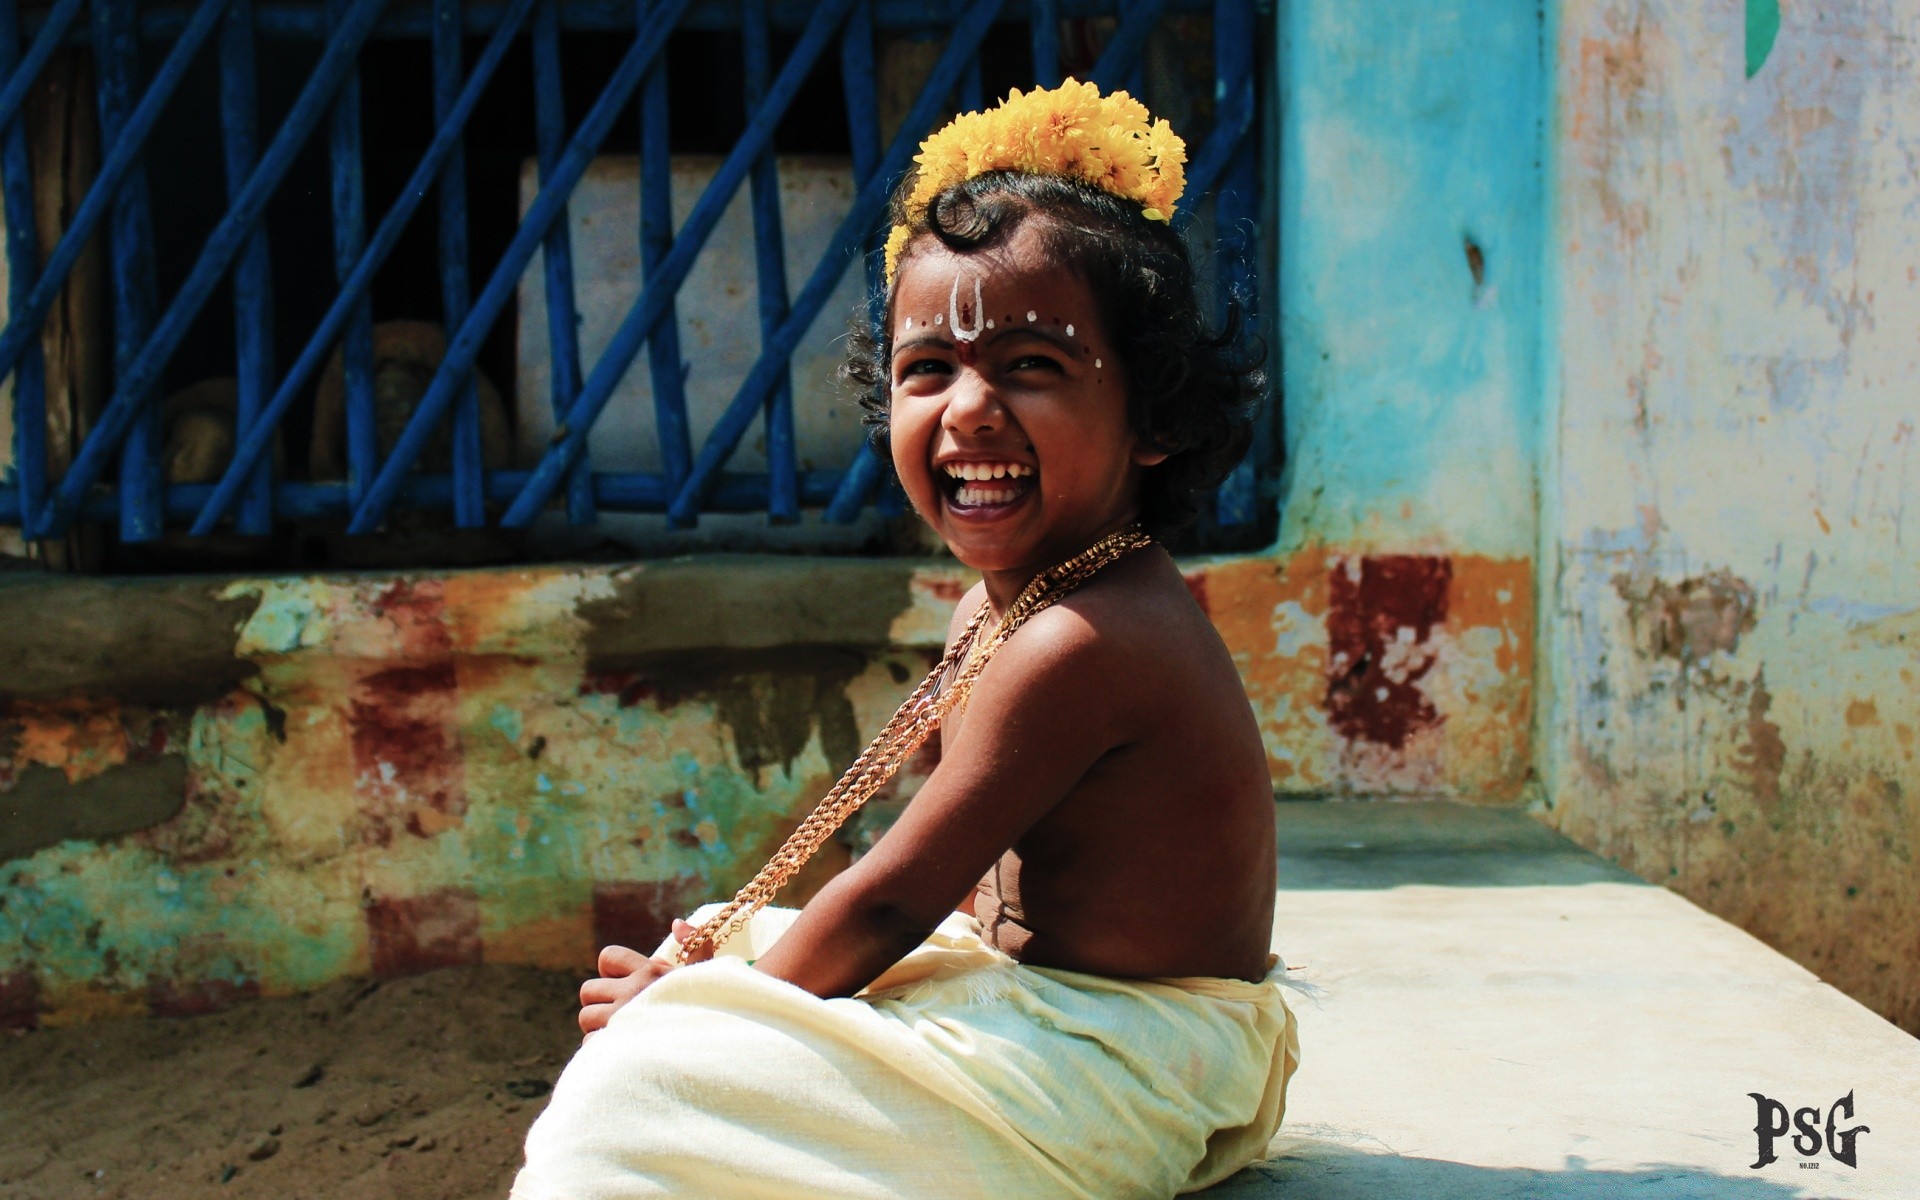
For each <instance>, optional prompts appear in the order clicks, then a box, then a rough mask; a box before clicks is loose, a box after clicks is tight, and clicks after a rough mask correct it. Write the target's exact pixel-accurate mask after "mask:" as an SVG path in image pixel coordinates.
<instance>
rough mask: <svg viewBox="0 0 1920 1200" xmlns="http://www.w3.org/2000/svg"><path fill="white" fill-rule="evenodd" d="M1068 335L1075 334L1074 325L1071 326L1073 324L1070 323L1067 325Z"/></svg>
mask: <svg viewBox="0 0 1920 1200" xmlns="http://www.w3.org/2000/svg"><path fill="white" fill-rule="evenodd" d="M1067 336H1068V337H1072V336H1073V326H1071V325H1069V326H1067Z"/></svg>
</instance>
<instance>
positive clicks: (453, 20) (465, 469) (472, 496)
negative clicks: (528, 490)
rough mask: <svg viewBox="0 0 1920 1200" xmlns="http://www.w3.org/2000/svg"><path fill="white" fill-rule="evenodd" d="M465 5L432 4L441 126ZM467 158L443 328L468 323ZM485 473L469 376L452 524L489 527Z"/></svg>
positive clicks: (460, 156) (450, 170) (449, 197)
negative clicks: (461, 15)
mask: <svg viewBox="0 0 1920 1200" xmlns="http://www.w3.org/2000/svg"><path fill="white" fill-rule="evenodd" d="M460 59H461V53H460V0H434V3H433V120H434V124H435V125H439V124H440V123H442V122H444V121H445V120H446V119H447V116H448V114H449V113H451V112H452V111H453V105H454V102H455V101H456V100H458V99H459V98H460V70H461V64H460ZM467 301H468V294H467V156H466V151H465V149H464V147H463V146H462V145H461V141H460V138H459V136H458V135H455V140H454V143H453V149H452V150H451V151H449V152H448V154H447V165H446V168H445V169H444V170H443V171H442V172H441V175H440V309H441V324H442V326H443V327H445V328H448V329H451V328H453V327H454V326H456V325H458V324H459V323H460V322H461V321H464V320H466V317H467ZM485 469H486V462H485V456H484V455H483V454H482V447H481V438H480V385H479V381H478V380H477V379H476V378H475V377H474V376H473V375H472V374H471V373H469V374H468V375H467V378H466V383H465V386H464V387H462V388H461V390H460V398H459V400H458V401H457V402H456V403H455V404H454V406H453V524H454V527H455V528H456V529H479V528H482V527H484V526H485V525H486V523H487V497H486V481H485V480H484V478H483V477H482V476H483V474H484V472H485Z"/></svg>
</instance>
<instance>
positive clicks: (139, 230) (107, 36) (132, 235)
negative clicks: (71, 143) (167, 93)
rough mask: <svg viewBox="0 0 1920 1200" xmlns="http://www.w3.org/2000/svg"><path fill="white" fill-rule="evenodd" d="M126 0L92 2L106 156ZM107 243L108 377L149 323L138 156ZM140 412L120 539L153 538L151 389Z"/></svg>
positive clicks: (118, 102)
mask: <svg viewBox="0 0 1920 1200" xmlns="http://www.w3.org/2000/svg"><path fill="white" fill-rule="evenodd" d="M136 19H137V18H136V15H135V11H134V4H133V0H95V2H94V5H93V22H92V24H93V59H94V63H95V67H96V70H95V85H96V86H95V92H96V95H97V97H98V104H99V111H100V143H101V146H102V147H103V148H104V149H105V151H106V153H107V154H108V155H112V153H113V149H114V146H115V145H116V144H117V143H118V142H119V140H120V136H121V130H122V129H123V128H124V127H125V125H126V120H127V112H128V110H129V109H131V108H132V107H133V96H134V93H135V89H137V88H138V87H139V86H140V46H139V42H138V40H137V39H136V37H135V32H134V26H135V22H136ZM107 245H108V247H109V248H110V251H111V252H110V254H109V255H108V257H109V259H110V260H111V262H112V271H113V377H114V381H115V382H116V383H118V381H119V380H120V379H121V378H123V377H124V376H125V375H126V372H127V368H128V367H129V366H130V365H132V362H133V358H134V356H135V355H136V354H137V353H138V352H139V350H140V343H141V342H143V341H145V340H146V337H147V334H148V333H149V332H150V331H151V330H152V329H153V310H154V293H155V292H156V291H158V284H156V283H155V282H154V264H153V215H152V212H151V210H150V208H149V207H148V203H147V171H146V167H145V166H144V165H143V164H142V163H141V160H140V158H139V157H138V156H135V158H134V161H133V165H132V166H130V167H129V168H128V169H127V174H126V178H125V179H123V180H121V181H120V187H119V188H118V189H117V190H116V191H115V192H114V195H113V207H112V211H111V213H110V214H109V215H108V218H107ZM136 402H137V405H138V407H139V410H140V415H139V416H138V417H137V418H136V419H135V421H134V422H133V427H132V428H131V429H129V430H128V431H127V440H126V444H125V445H124V446H123V447H122V448H121V451H120V540H121V541H123V542H128V543H133V542H151V541H156V540H158V539H159V537H160V534H161V531H162V528H163V527H164V525H165V519H164V518H163V516H162V515H161V512H160V487H161V474H160V437H161V429H160V410H159V408H158V406H156V405H155V404H153V403H152V395H151V389H149V391H148V392H147V393H143V394H142V395H140V396H138V397H137V398H136Z"/></svg>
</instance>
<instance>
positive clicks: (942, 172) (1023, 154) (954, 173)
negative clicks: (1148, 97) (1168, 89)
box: [887, 79, 1187, 280]
mask: <svg viewBox="0 0 1920 1200" xmlns="http://www.w3.org/2000/svg"><path fill="white" fill-rule="evenodd" d="M1186 161H1187V147H1186V143H1185V142H1183V141H1181V140H1180V137H1179V135H1178V134H1176V133H1174V132H1173V127H1172V126H1171V125H1169V124H1167V123H1166V122H1165V121H1155V120H1154V119H1153V117H1152V114H1150V113H1148V112H1147V108H1146V105H1144V104H1142V103H1140V102H1139V101H1138V100H1136V99H1134V98H1133V97H1132V96H1129V95H1128V94H1127V93H1126V92H1123V91H1116V92H1113V93H1112V94H1110V95H1107V96H1102V95H1101V94H1100V89H1099V88H1098V87H1096V86H1094V85H1093V84H1091V83H1082V82H1080V81H1078V80H1073V79H1069V80H1067V81H1066V82H1064V83H1062V84H1061V85H1060V86H1059V87H1057V88H1053V89H1051V90H1046V89H1040V88H1035V89H1034V90H1033V91H1031V92H1025V93H1022V92H1021V91H1020V89H1018V88H1015V89H1013V90H1012V91H1011V92H1008V93H1007V98H1006V99H1005V100H1003V101H1001V102H1000V103H999V104H998V105H996V106H995V107H993V108H990V109H987V110H986V111H984V112H976V113H964V114H962V115H961V116H958V117H955V118H954V119H953V120H952V121H950V122H948V123H947V125H946V127H945V128H943V129H941V130H939V131H938V132H936V133H934V134H933V135H932V136H931V137H929V138H927V140H926V141H924V142H921V143H920V153H919V154H917V155H915V156H914V162H915V163H916V164H917V166H918V168H919V174H918V175H917V176H916V177H915V180H914V186H913V190H912V192H911V193H909V194H908V196H907V214H906V215H907V222H908V223H907V224H904V225H896V226H894V228H893V232H892V234H891V235H890V236H889V237H888V238H887V278H888V280H892V278H893V273H894V267H895V266H896V265H897V264H898V262H899V259H900V252H901V250H902V249H904V248H905V246H906V244H907V241H908V238H909V236H910V234H909V226H910V225H911V224H912V223H914V222H917V221H919V220H921V219H922V218H923V217H924V216H925V214H926V210H927V205H928V204H929V203H930V202H931V201H932V200H933V198H934V197H935V196H937V195H939V194H940V193H941V192H943V191H945V190H946V189H948V188H950V187H952V186H953V185H954V184H956V183H960V182H962V181H964V180H967V179H972V178H973V177H974V176H976V175H983V174H985V173H987V172H989V171H1023V172H1026V173H1028V174H1034V175H1065V176H1068V177H1069V178H1073V179H1080V180H1084V181H1085V182H1087V183H1090V184H1092V185H1093V186H1095V187H1098V188H1101V189H1102V190H1104V191H1107V192H1110V193H1112V194H1113V195H1115V196H1119V197H1121V198H1123V199H1127V200H1132V201H1134V202H1135V203H1137V204H1139V205H1141V208H1142V214H1143V215H1144V216H1146V217H1147V218H1148V219H1149V220H1153V221H1165V220H1168V219H1170V218H1171V216H1172V214H1173V208H1174V204H1175V203H1176V202H1177V201H1178V200H1179V199H1180V193H1181V192H1182V191H1183V190H1185V188H1186V171H1185V163H1186Z"/></svg>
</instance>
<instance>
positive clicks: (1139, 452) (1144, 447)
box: [1133, 442, 1172, 467]
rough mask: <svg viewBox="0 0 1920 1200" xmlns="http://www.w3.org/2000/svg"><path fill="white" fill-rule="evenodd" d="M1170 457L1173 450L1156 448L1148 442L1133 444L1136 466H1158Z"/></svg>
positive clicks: (1134, 463)
mask: <svg viewBox="0 0 1920 1200" xmlns="http://www.w3.org/2000/svg"><path fill="white" fill-rule="evenodd" d="M1170 457H1172V455H1171V452H1169V451H1166V450H1159V449H1156V448H1154V447H1153V446H1151V445H1149V444H1147V443H1146V442H1135V443H1134V444H1133V465H1134V466H1136V467H1157V466H1159V465H1160V464H1161V463H1163V462H1165V461H1167V459H1168V458H1170Z"/></svg>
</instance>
